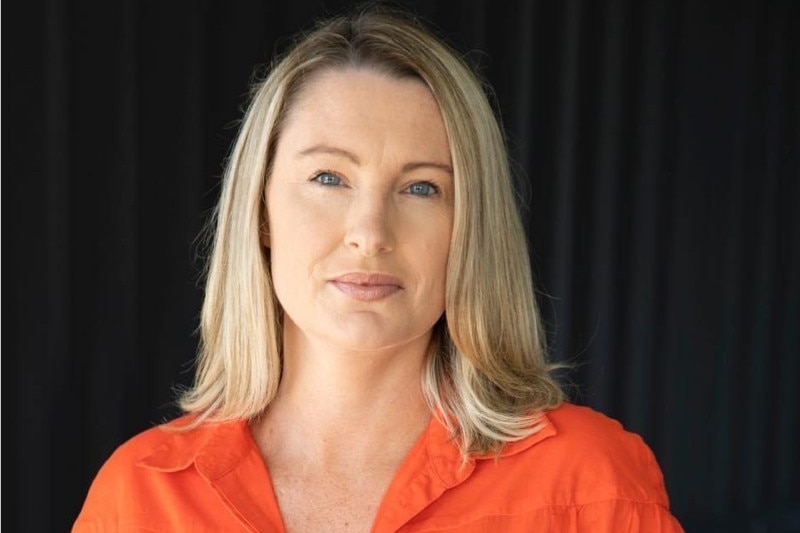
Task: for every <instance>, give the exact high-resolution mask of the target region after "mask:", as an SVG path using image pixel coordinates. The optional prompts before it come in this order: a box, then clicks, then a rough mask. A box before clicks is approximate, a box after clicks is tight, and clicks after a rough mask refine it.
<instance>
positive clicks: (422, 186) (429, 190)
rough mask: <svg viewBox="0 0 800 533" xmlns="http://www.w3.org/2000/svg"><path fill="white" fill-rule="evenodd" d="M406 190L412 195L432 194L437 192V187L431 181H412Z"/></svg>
mask: <svg viewBox="0 0 800 533" xmlns="http://www.w3.org/2000/svg"><path fill="white" fill-rule="evenodd" d="M406 191H407V192H408V193H409V194H413V195H414V196H433V195H435V194H436V193H438V192H439V188H438V187H436V185H434V184H433V183H430V182H427V181H420V182H418V183H413V184H412V185H411V186H409V187H408V189H406Z"/></svg>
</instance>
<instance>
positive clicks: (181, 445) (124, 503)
mask: <svg viewBox="0 0 800 533" xmlns="http://www.w3.org/2000/svg"><path fill="white" fill-rule="evenodd" d="M192 418H193V416H192V415H184V416H181V417H179V418H176V419H174V420H172V421H169V422H166V423H162V424H159V425H156V426H153V427H150V428H148V429H145V430H143V431H141V432H139V433H137V434H135V435H134V436H132V437H130V438H129V439H128V440H127V441H125V442H124V443H122V444H121V445H119V446H118V447H117V448H116V449H115V450H114V451H113V452H112V453H111V454H110V455H109V456H108V458H107V459H106V460H105V461H104V462H103V464H102V466H100V468H99V470H98V471H97V473H96V475H95V477H94V479H93V480H92V483H91V486H90V487H89V490H88V493H87V495H86V498H85V500H84V502H83V506H82V508H81V511H80V514H79V515H78V518H77V520H76V522H75V524H74V525H73V531H74V532H76V531H113V530H114V529H109V527H110V524H112V523H116V522H117V519H118V517H119V514H120V513H121V512H124V510H125V509H126V508H127V507H128V506H129V505H130V502H131V501H132V500H136V499H140V494H139V492H142V491H146V489H147V487H148V486H150V485H151V480H150V478H151V477H152V476H153V474H154V473H155V472H154V470H157V469H154V468H147V467H145V468H142V466H143V465H145V466H147V464H148V462H152V461H153V460H154V458H159V459H160V458H164V457H171V458H173V459H174V458H180V457H181V456H185V457H192V456H193V453H194V450H196V449H197V448H198V447H199V446H202V442H204V440H205V438H204V435H205V433H207V431H206V429H205V427H204V425H199V426H197V427H196V428H192V429H185V428H183V429H182V426H186V425H187V424H189V423H190V422H191V421H192ZM173 463H174V461H173ZM186 466H188V464H187V465H186ZM176 470H177V468H176Z"/></svg>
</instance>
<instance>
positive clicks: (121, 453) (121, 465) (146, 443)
mask: <svg viewBox="0 0 800 533" xmlns="http://www.w3.org/2000/svg"><path fill="white" fill-rule="evenodd" d="M193 418H194V415H183V416H180V417H178V418H175V419H173V420H170V421H168V422H163V423H160V424H158V425H155V426H152V427H150V428H147V429H145V430H143V431H140V432H139V433H137V434H135V435H133V436H132V437H130V438H129V439H128V440H126V441H125V442H123V443H122V444H120V445H119V446H117V448H116V449H115V450H114V451H113V452H112V453H111V455H109V456H108V458H107V459H106V460H105V462H104V463H103V465H102V466H101V467H100V470H99V472H98V474H97V477H100V476H101V474H109V473H114V472H118V471H124V470H126V469H129V468H132V467H134V466H135V465H136V463H137V462H139V461H140V460H141V459H143V458H145V457H147V456H149V455H151V454H153V453H155V452H156V451H159V450H162V449H164V448H166V447H175V445H176V444H177V443H176V442H175V441H176V440H177V441H178V442H183V443H184V444H186V445H188V444H190V443H192V442H194V441H196V440H198V438H200V437H201V436H202V433H203V431H202V426H198V427H196V428H193V429H182V428H184V427H185V426H187V425H188V424H190V423H191V421H192V420H193Z"/></svg>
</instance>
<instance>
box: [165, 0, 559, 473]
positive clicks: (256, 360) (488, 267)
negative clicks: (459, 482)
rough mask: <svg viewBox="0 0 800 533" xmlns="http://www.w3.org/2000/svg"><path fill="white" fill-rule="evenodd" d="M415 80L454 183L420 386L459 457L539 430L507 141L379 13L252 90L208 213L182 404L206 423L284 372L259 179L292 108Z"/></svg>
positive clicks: (401, 23) (436, 48) (445, 63)
mask: <svg viewBox="0 0 800 533" xmlns="http://www.w3.org/2000/svg"><path fill="white" fill-rule="evenodd" d="M331 69H333V70H337V69H344V70H346V69H372V70H376V71H378V72H381V73H385V74H387V75H390V76H393V77H398V78H407V77H413V78H417V79H419V80H421V81H422V82H424V83H425V84H426V85H427V86H428V87H429V88H430V90H431V92H432V93H433V96H434V98H435V99H436V101H437V103H438V105H439V108H440V110H441V113H442V118H443V120H444V125H445V129H446V132H447V136H448V141H449V144H450V151H451V158H452V163H453V173H454V182H455V198H454V208H455V209H454V220H453V231H452V236H451V244H450V252H449V257H448V265H447V282H446V295H445V313H444V315H443V317H442V318H441V319H440V321H439V322H438V323H437V325H436V326H435V331H434V335H433V338H432V342H431V345H430V347H429V351H428V355H427V360H426V369H425V372H424V375H423V377H422V384H421V386H422V390H423V393H424V395H425V398H426V400H427V401H428V403H429V404H430V407H431V409H432V411H433V413H434V414H436V415H437V416H439V417H440V418H441V420H442V422H443V423H444V424H445V425H446V426H447V427H448V428H449V429H450V431H451V432H452V434H453V436H454V437H455V438H456V439H457V442H458V443H459V444H460V447H461V450H462V453H463V454H464V457H465V458H467V457H468V456H469V455H472V454H480V453H487V452H490V451H497V450H499V449H500V448H501V447H502V445H503V444H504V443H507V442H511V441H515V440H519V439H522V438H525V437H526V436H529V435H531V434H533V433H535V432H536V431H538V430H539V429H540V425H541V424H540V416H541V414H542V413H543V412H544V411H546V410H548V409H552V408H554V407H556V406H557V405H559V404H560V403H561V402H562V400H563V393H562V391H561V388H560V387H559V385H558V384H557V382H556V381H555V379H554V378H553V375H552V371H553V369H554V368H555V365H551V364H550V363H548V361H547V357H546V350H545V342H544V335H543V333H542V330H541V325H540V318H539V313H538V310H537V307H536V301H535V297H534V290H533V282H532V279H531V268H530V262H529V256H528V250H527V242H526V237H525V233H524V230H523V228H522V224H521V221H520V217H519V214H518V212H517V206H516V203H515V199H514V190H513V183H512V179H511V173H510V169H509V162H508V154H507V148H506V145H505V139H504V137H503V134H502V131H501V128H500V126H499V124H498V121H497V118H496V117H495V114H494V112H493V111H492V108H491V105H490V104H489V100H488V98H487V96H486V90H485V86H484V84H483V83H482V82H481V79H480V77H479V76H478V75H477V74H476V73H475V72H474V71H473V70H471V69H470V68H469V67H468V66H467V65H466V63H465V62H464V61H463V60H462V59H461V58H460V57H459V56H458V54H457V53H456V52H454V51H453V50H452V49H451V48H450V47H448V46H447V45H446V44H445V43H444V42H443V41H442V40H441V39H439V38H437V37H436V36H435V35H434V34H433V33H432V32H431V31H430V30H428V29H426V28H424V27H423V26H421V25H420V24H419V23H418V22H417V21H416V20H415V19H412V18H410V17H409V16H407V15H404V14H402V13H397V12H393V11H392V12H389V11H387V10H385V9H377V8H375V7H372V8H368V9H366V10H359V11H357V12H356V13H354V14H353V15H350V16H342V17H337V18H334V19H331V20H329V21H327V22H324V23H322V24H320V25H318V26H317V27H316V29H315V30H313V31H312V32H310V33H308V34H306V35H303V36H302V38H301V39H300V40H299V41H298V42H297V43H296V45H295V46H294V47H293V48H292V49H291V50H290V51H289V52H288V54H286V55H285V56H284V57H283V58H282V59H281V60H280V61H279V62H277V63H276V64H275V65H274V67H273V68H272V69H271V71H270V73H269V74H268V76H267V77H266V79H264V80H263V81H260V82H258V83H257V84H256V85H255V86H254V88H253V91H252V93H251V103H250V105H249V107H248V109H247V111H246V113H245V116H244V120H243V123H242V126H241V129H240V131H239V134H238V136H237V139H236V141H235V144H234V146H233V150H232V152H231V156H230V158H229V160H228V163H227V166H226V169H225V173H224V176H223V187H222V192H221V196H220V200H219V203H218V206H217V209H216V211H215V213H214V216H213V219H212V226H211V227H212V228H213V233H214V237H213V246H212V252H211V257H210V261H209V265H208V272H207V280H206V294H205V300H204V303H203V309H202V317H201V325H200V330H201V342H200V347H199V353H198V359H197V370H196V378H195V383H194V386H193V387H192V388H191V389H189V390H187V391H185V392H184V394H183V395H182V397H181V398H180V406H181V407H182V408H183V409H184V410H185V411H188V412H192V413H195V414H197V418H196V420H195V423H196V424H199V423H202V422H203V421H205V420H228V419H235V418H254V417H257V416H258V415H260V414H261V413H262V412H263V411H264V409H265V408H266V407H267V406H268V405H269V403H270V402H271V401H272V399H273V398H274V397H275V394H276V392H277V390H278V385H279V383H280V378H281V365H282V358H281V357H282V356H281V349H282V347H281V338H282V330H281V324H282V311H281V307H280V304H279V303H278V302H277V300H276V297H275V292H274V290H273V287H272V281H271V277H270V265H269V251H268V250H266V249H265V248H264V247H263V246H262V243H261V239H262V236H263V234H264V232H265V231H268V228H267V222H266V221H267V213H266V201H265V195H266V186H267V182H268V180H269V175H270V170H271V162H272V160H273V156H274V153H275V147H276V144H277V140H278V138H279V136H280V132H281V127H282V125H283V121H285V119H286V116H287V114H288V112H289V111H290V109H291V107H292V104H293V103H294V101H295V100H296V99H297V98H298V95H299V94H300V93H301V92H302V89H303V88H304V87H305V85H307V84H308V83H309V80H311V79H313V77H314V76H315V75H317V74H318V73H320V72H322V71H326V70H331Z"/></svg>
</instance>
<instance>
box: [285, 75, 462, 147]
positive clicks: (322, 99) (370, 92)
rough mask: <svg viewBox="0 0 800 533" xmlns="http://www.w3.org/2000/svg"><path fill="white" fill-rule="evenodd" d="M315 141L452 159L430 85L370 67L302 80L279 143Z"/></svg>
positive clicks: (290, 107)
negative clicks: (414, 152)
mask: <svg viewBox="0 0 800 533" xmlns="http://www.w3.org/2000/svg"><path fill="white" fill-rule="evenodd" d="M312 141H315V142H325V143H334V144H336V145H340V144H345V145H361V146H362V147H363V148H364V149H375V148H380V147H382V148H384V149H396V150H400V151H401V152H402V151H416V152H419V153H420V154H419V155H424V156H426V157H431V158H436V159H441V160H443V161H442V162H446V163H449V162H450V146H449V142H448V138H447V131H446V128H445V125H444V121H443V119H442V114H441V111H440V108H439V105H438V103H437V101H436V99H435V98H434V96H433V93H432V92H431V90H430V89H429V88H428V86H427V85H426V84H425V83H423V82H422V81H421V80H419V79H417V78H412V77H404V78H399V77H396V76H392V75H390V74H386V73H384V72H380V71H377V70H375V69H369V68H345V69H327V70H323V71H320V72H317V73H315V74H313V75H312V76H311V77H310V78H309V79H308V80H306V81H305V82H304V83H303V86H302V88H301V89H300V90H299V91H298V93H297V94H296V95H295V97H294V98H293V99H292V101H291V102H290V105H289V108H288V111H287V113H286V115H285V117H284V120H283V124H282V127H281V132H280V139H279V143H278V144H279V146H280V145H286V144H287V143H288V144H290V145H292V146H294V145H295V144H297V143H299V144H307V143H310V142H312ZM358 147H359V146H353V148H358ZM297 148H299V149H301V148H300V147H299V146H298V147H297Z"/></svg>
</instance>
